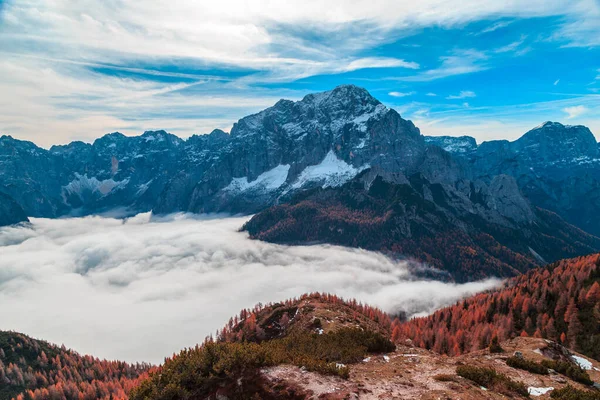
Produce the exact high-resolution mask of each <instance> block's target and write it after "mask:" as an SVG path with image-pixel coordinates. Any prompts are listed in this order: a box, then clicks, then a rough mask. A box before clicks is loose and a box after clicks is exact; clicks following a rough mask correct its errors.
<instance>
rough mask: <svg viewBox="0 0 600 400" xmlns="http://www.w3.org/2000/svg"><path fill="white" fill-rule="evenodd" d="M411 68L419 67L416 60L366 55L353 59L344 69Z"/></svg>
mask: <svg viewBox="0 0 600 400" xmlns="http://www.w3.org/2000/svg"><path fill="white" fill-rule="evenodd" d="M393 67H400V68H409V69H418V68H419V64H417V63H416V62H407V61H404V60H400V59H397V58H390V57H365V58H359V59H357V60H353V61H351V62H350V63H349V64H348V65H347V66H346V67H345V68H342V69H343V70H344V71H356V70H358V69H365V68H393Z"/></svg>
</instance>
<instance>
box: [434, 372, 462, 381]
mask: <svg viewBox="0 0 600 400" xmlns="http://www.w3.org/2000/svg"><path fill="white" fill-rule="evenodd" d="M433 379H435V380H436V381H438V382H456V380H457V379H456V376H455V375H450V374H439V375H436V376H434V377H433Z"/></svg>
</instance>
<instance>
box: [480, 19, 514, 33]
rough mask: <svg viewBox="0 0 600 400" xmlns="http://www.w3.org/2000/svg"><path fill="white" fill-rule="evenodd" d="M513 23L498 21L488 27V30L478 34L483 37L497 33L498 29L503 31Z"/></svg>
mask: <svg viewBox="0 0 600 400" xmlns="http://www.w3.org/2000/svg"><path fill="white" fill-rule="evenodd" d="M511 23H512V21H498V22H496V23H494V24H492V25H490V26H488V27H487V28H485V29H483V30H481V31H480V32H478V34H479V35H482V34H484V33H490V32H495V31H497V30H498V29H502V28H506V27H507V26H509V25H510V24H511Z"/></svg>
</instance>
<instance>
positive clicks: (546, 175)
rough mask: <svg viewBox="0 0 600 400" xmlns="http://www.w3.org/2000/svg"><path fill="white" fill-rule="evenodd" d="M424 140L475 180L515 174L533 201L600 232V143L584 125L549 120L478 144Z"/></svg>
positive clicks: (469, 140) (470, 140)
mask: <svg viewBox="0 0 600 400" xmlns="http://www.w3.org/2000/svg"><path fill="white" fill-rule="evenodd" d="M425 139H426V141H427V142H428V143H430V144H435V145H438V146H440V147H442V148H443V149H444V150H446V151H448V152H450V153H451V154H452V155H453V156H454V157H455V158H456V159H457V160H459V161H460V162H462V163H463V164H464V165H465V166H466V168H467V169H468V170H469V171H470V173H471V178H474V179H482V180H484V181H490V180H491V179H493V178H494V176H496V175H499V174H507V175H510V176H512V177H514V178H515V180H516V181H517V183H518V185H519V188H520V189H521V191H522V192H523V194H524V195H525V196H526V197H527V198H528V199H529V200H530V201H531V202H532V203H533V204H535V205H537V206H540V207H543V208H546V209H548V210H552V211H554V212H556V213H558V214H559V215H561V216H562V217H563V218H564V219H565V220H567V221H568V222H570V223H572V224H574V225H577V226H579V227H580V228H582V229H584V230H586V231H588V232H590V233H593V234H594V235H600V224H598V216H599V215H600V213H599V212H600V147H599V144H598V143H597V142H596V138H595V137H594V135H593V134H592V132H590V130H589V129H588V128H586V127H585V126H570V125H562V124H559V123H558V122H545V123H543V124H542V125H540V126H538V127H536V128H534V129H532V130H530V131H529V132H527V133H526V134H525V135H523V136H522V137H521V138H519V139H518V140H515V141H514V142H509V141H507V140H494V141H490V142H484V143H482V144H481V145H479V146H477V144H476V143H475V139H473V138H471V137H468V136H463V137H459V138H454V137H447V136H446V137H428V138H425Z"/></svg>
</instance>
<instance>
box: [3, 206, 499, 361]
mask: <svg viewBox="0 0 600 400" xmlns="http://www.w3.org/2000/svg"><path fill="white" fill-rule="evenodd" d="M245 220H246V218H224V219H223V218H222V219H219V218H214V217H207V216H191V215H174V216H170V217H165V218H161V219H159V220H155V221H150V216H149V214H140V215H138V216H136V217H133V218H131V219H129V220H126V221H125V222H123V221H121V220H117V219H111V218H100V217H88V218H77V219H55V220H48V219H33V220H32V223H33V225H32V228H27V227H9V228H6V227H5V228H2V229H0V251H1V252H2V257H1V258H0V321H2V329H13V330H17V331H21V332H24V333H27V334H30V335H33V336H35V337H39V338H44V339H46V340H49V341H52V342H56V343H65V344H66V345H67V346H69V347H73V348H75V349H76V350H78V351H80V352H83V353H91V354H94V355H96V356H99V357H107V358H117V359H125V360H128V361H140V360H147V361H152V362H160V361H161V360H162V358H163V357H165V356H168V355H170V354H172V353H173V352H176V351H178V350H180V349H181V348H183V347H187V346H192V345H194V344H195V343H198V342H200V341H202V339H203V338H204V337H205V335H207V334H210V333H212V332H214V331H215V330H216V329H218V328H221V327H222V326H223V325H224V324H225V323H226V321H227V320H228V319H229V317H231V316H233V315H234V314H236V313H237V312H239V310H240V309H242V308H245V307H251V306H253V305H254V304H256V303H257V302H263V303H265V302H269V301H279V300H283V299H286V298H290V297H294V296H298V295H300V294H302V293H305V292H309V291H327V292H333V293H337V294H338V295H341V296H344V297H348V298H357V299H359V300H361V301H363V302H368V303H370V304H373V305H376V306H379V307H382V308H383V309H384V310H386V311H391V312H393V311H399V310H405V311H407V312H408V313H409V314H413V313H427V312H431V311H432V310H434V309H436V308H439V307H442V306H444V305H448V304H452V303H454V302H455V301H457V300H458V299H460V298H461V297H463V296H465V295H468V294H471V293H474V292H477V291H480V290H485V289H489V288H491V287H493V286H495V285H497V284H498V283H499V282H498V281H496V280H487V281H485V282H475V283H468V284H464V285H456V284H447V283H441V282H435V281H425V280H419V279H418V278H416V277H415V276H414V275H412V274H411V273H410V272H409V270H408V269H407V264H406V262H402V261H392V260H391V259H389V258H387V257H385V256H383V255H382V254H379V253H373V252H368V251H364V250H359V249H349V248H342V247H336V246H325V245H319V246H298V247H287V246H279V245H274V244H269V243H264V242H259V241H253V240H250V239H248V238H247V236H246V234H244V233H240V232H238V229H239V227H240V226H241V225H242V224H243V222H244V221H245Z"/></svg>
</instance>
